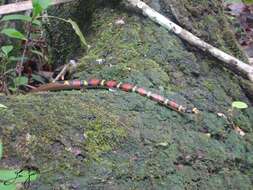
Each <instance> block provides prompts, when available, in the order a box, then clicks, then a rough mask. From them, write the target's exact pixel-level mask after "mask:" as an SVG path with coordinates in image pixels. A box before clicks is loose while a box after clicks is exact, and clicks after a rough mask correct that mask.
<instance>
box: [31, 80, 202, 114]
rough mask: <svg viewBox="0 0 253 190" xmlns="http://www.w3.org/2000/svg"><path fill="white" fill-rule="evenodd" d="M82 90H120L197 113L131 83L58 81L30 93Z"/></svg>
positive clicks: (166, 105) (179, 110) (180, 111)
mask: <svg viewBox="0 0 253 190" xmlns="http://www.w3.org/2000/svg"><path fill="white" fill-rule="evenodd" d="M82 88H105V89H120V90H122V91H125V92H135V93H137V94H139V95H141V96H146V97H148V98H149V99H151V100H153V101H155V102H158V103H159V104H161V105H164V106H165V107H167V108H170V109H172V110H174V111H177V112H179V113H194V114H197V113H199V111H198V109H197V108H186V107H185V106H182V105H179V104H177V103H176V102H174V101H172V100H169V99H167V98H165V97H163V96H161V95H159V94H155V93H152V92H150V91H147V90H145V89H144V88H142V87H138V86H136V85H133V84H131V83H121V82H117V81H115V80H108V81H106V80H99V79H90V80H88V81H86V80H70V81H58V82H55V83H49V84H45V85H42V86H40V87H38V88H36V89H33V90H32V92H40V91H51V90H66V89H79V90H80V89H82Z"/></svg>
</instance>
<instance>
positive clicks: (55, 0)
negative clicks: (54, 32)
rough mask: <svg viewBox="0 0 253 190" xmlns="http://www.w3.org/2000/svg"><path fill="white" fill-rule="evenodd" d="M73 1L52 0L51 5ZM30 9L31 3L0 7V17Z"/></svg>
mask: <svg viewBox="0 0 253 190" xmlns="http://www.w3.org/2000/svg"><path fill="white" fill-rule="evenodd" d="M71 1H73V0H52V3H51V5H56V4H60V3H67V2H71ZM30 9H32V1H22V2H18V3H11V4H7V5H2V6H0V16H1V15H5V14H11V13H16V12H21V11H26V10H30Z"/></svg>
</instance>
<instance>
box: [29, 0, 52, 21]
mask: <svg viewBox="0 0 253 190" xmlns="http://www.w3.org/2000/svg"><path fill="white" fill-rule="evenodd" d="M50 3H51V0H33V1H32V5H33V17H36V16H38V15H40V14H41V13H42V11H43V10H45V9H47V8H48V7H49V5H50Z"/></svg>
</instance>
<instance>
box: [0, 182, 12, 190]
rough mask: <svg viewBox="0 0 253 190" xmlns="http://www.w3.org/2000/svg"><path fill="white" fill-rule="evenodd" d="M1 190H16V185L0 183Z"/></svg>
mask: <svg viewBox="0 0 253 190" xmlns="http://www.w3.org/2000/svg"><path fill="white" fill-rule="evenodd" d="M0 189H1V190H16V184H10V185H6V184H4V183H0Z"/></svg>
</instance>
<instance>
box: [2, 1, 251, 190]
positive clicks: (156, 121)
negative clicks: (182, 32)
mask: <svg viewBox="0 0 253 190" xmlns="http://www.w3.org/2000/svg"><path fill="white" fill-rule="evenodd" d="M154 2H157V1H154ZM154 2H153V3H154ZM166 2H168V1H163V4H161V7H163V8H166V10H167V11H169V10H170V9H169V8H170V7H169V5H168V4H165V3H166ZM215 2H216V1H215ZM210 3H211V1H210ZM198 4H199V6H201V5H202V6H206V1H203V2H202V1H199V2H198ZM155 5H157V4H156V3H155ZM162 5H166V6H162ZM217 6H219V5H217ZM220 6H221V5H220ZM176 7H177V6H176ZM121 8H122V7H121ZM220 14H221V16H222V12H221V13H220ZM168 15H172V13H171V12H168ZM210 15H213V13H210ZM118 19H123V20H124V22H125V24H123V25H117V24H116V21H117V20H118ZM200 19H202V18H201V17H200ZM198 30H200V32H201V31H202V30H201V28H200V29H198ZM208 30H209V29H207V31H208ZM86 38H87V41H88V43H89V44H90V45H91V48H90V50H89V51H88V52H85V53H84V52H83V56H82V58H81V59H80V61H79V62H80V63H81V67H80V68H79V70H78V72H77V73H76V74H75V76H73V78H79V79H87V78H91V77H96V78H103V79H115V80H119V81H122V82H133V83H135V84H137V85H138V86H143V87H145V88H147V89H150V90H152V91H154V92H157V93H160V94H163V95H165V96H166V97H168V98H170V99H174V100H176V101H177V102H178V103H180V104H182V105H187V106H196V107H198V108H199V109H200V110H201V111H202V113H201V114H200V115H198V116H195V115H188V114H184V115H182V114H179V113H176V112H174V111H173V110H170V109H167V108H165V107H162V106H161V105H159V104H156V103H154V102H152V101H150V100H149V99H146V98H144V97H141V96H139V95H137V94H134V93H125V92H121V91H106V90H99V89H94V90H83V91H64V92H50V93H39V94H27V95H25V96H13V97H4V96H0V103H3V104H5V105H6V106H7V107H8V109H7V110H2V111H1V112H0V114H1V115H0V116H1V117H0V124H1V127H0V132H1V135H2V140H3V142H4V147H5V152H4V159H3V161H2V162H1V165H0V166H1V167H4V168H19V167H22V165H24V164H26V165H27V164H31V165H35V166H37V167H38V168H39V169H40V170H41V175H40V178H39V180H37V181H36V182H34V183H32V188H33V189H39V190H44V189H45V190H46V189H53V188H55V189H168V188H170V189H243V190H245V189H252V180H251V179H252V177H253V167H252V166H253V165H252V164H253V158H252V155H253V141H252V137H253V132H252V127H253V126H252V123H253V118H252V115H253V114H252V112H253V109H252V107H250V108H248V109H247V110H244V111H239V112H238V113H237V115H235V117H234V118H232V119H234V122H235V123H236V124H237V125H239V127H240V128H242V129H243V130H245V132H246V135H245V136H244V137H241V136H240V135H239V134H237V133H236V132H235V131H234V130H233V128H231V126H230V125H229V123H228V122H227V121H226V119H224V118H222V117H219V116H218V115H217V113H220V112H223V113H226V112H227V111H228V110H229V109H230V108H231V103H232V102H233V101H234V100H241V101H244V102H246V103H247V104H248V105H251V103H252V102H250V100H249V99H248V97H247V93H245V92H244V90H243V89H242V88H241V86H240V83H239V82H240V80H242V79H240V78H238V77H236V76H234V74H232V73H230V72H229V71H228V70H226V69H224V68H222V67H221V66H219V65H220V63H219V62H218V61H217V60H215V59H213V58H210V57H209V56H206V55H202V54H201V52H195V51H192V50H191V49H190V48H189V46H188V45H185V43H184V42H182V41H181V40H180V39H179V38H178V37H177V36H175V35H174V34H172V33H170V32H168V31H166V30H165V29H163V28H162V27H159V26H158V25H156V24H154V23H153V22H152V21H150V20H149V19H147V18H145V17H143V16H141V15H138V14H136V13H135V12H132V11H129V10H127V9H119V8H114V9H113V8H112V7H110V6H105V7H96V9H94V12H93V17H92V19H91V22H90V33H89V34H88V35H86ZM221 43H222V44H223V45H222V46H224V47H226V48H228V49H229V48H230V47H228V45H227V44H226V43H224V42H223V41H221ZM216 45H218V46H219V44H216ZM97 59H104V64H97V62H96V60H97Z"/></svg>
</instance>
